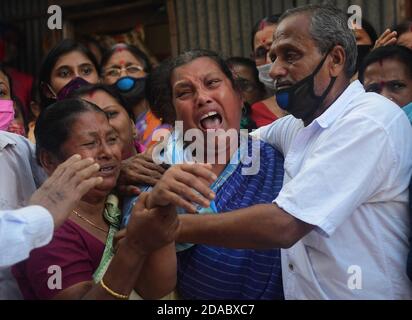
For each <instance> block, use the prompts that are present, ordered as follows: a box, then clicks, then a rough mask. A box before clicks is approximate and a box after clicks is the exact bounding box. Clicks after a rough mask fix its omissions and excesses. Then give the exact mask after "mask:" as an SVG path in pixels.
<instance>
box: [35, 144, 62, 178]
mask: <svg viewBox="0 0 412 320" xmlns="http://www.w3.org/2000/svg"><path fill="white" fill-rule="evenodd" d="M39 161H40V165H41V166H42V167H43V169H44V171H46V173H47V175H48V176H51V175H52V173H53V172H54V170H56V168H57V166H58V165H59V164H60V162H59V161H58V160H57V158H56V157H55V156H54V155H52V154H50V152H47V151H45V150H42V151H40V154H39Z"/></svg>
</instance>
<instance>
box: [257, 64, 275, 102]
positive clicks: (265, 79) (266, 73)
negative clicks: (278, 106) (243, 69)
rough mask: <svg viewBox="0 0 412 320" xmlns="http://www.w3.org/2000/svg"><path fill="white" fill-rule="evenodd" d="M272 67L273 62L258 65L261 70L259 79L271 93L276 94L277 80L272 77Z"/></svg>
mask: <svg viewBox="0 0 412 320" xmlns="http://www.w3.org/2000/svg"><path fill="white" fill-rule="evenodd" d="M271 68H272V64H271V63H268V64H265V65H263V66H259V67H257V69H258V71H259V80H260V82H262V83H263V85H264V86H265V88H266V90H267V91H268V93H270V95H274V94H275V81H274V80H273V79H272V78H271V77H270V69H271Z"/></svg>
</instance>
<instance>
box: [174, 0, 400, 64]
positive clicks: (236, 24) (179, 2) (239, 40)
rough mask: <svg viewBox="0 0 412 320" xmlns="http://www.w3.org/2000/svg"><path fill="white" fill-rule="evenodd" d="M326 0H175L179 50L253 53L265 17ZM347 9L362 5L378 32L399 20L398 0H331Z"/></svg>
mask: <svg viewBox="0 0 412 320" xmlns="http://www.w3.org/2000/svg"><path fill="white" fill-rule="evenodd" d="M324 2H325V1H323V0H174V5H175V11H176V12H175V14H176V23H177V34H178V37H177V39H178V51H179V52H182V51H184V50H187V49H191V48H208V49H212V50H215V51H218V52H220V53H222V54H224V55H226V56H249V55H250V52H251V39H250V37H251V35H250V34H251V30H252V27H253V25H254V24H255V23H256V22H257V21H258V20H259V19H260V18H262V17H264V16H267V15H270V14H274V13H282V12H284V11H285V10H286V9H289V8H292V7H295V6H299V5H304V4H310V3H312V4H316V3H324ZM327 2H329V3H333V4H335V5H337V6H338V7H339V8H341V9H343V10H345V11H347V10H348V7H349V6H350V5H352V4H357V5H360V6H361V7H362V10H363V16H364V17H365V18H367V19H368V20H369V21H371V23H372V24H373V25H374V26H375V28H376V30H377V31H378V33H380V32H382V31H383V29H384V28H386V27H389V26H390V27H392V26H393V25H394V24H395V23H397V22H398V17H397V15H398V13H397V0H367V1H366V0H335V1H327Z"/></svg>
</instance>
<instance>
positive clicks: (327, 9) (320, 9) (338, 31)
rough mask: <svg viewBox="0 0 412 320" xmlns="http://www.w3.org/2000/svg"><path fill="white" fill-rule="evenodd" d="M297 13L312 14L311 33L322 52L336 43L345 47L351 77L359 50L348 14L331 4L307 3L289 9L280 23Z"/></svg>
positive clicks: (325, 52)
mask: <svg viewBox="0 0 412 320" xmlns="http://www.w3.org/2000/svg"><path fill="white" fill-rule="evenodd" d="M297 14H309V15H311V19H312V21H311V26H310V34H311V36H312V38H313V40H314V41H315V43H316V44H317V46H318V49H319V51H320V52H321V54H327V53H328V52H329V51H330V50H331V49H332V48H333V47H334V46H336V45H341V46H342V47H343V48H344V50H345V54H346V62H345V74H346V76H347V77H349V78H350V77H352V76H353V75H354V73H355V71H356V60H357V56H358V51H357V47H356V37H355V33H354V32H353V30H351V29H349V26H348V17H347V15H346V14H345V13H344V12H343V11H342V10H340V9H338V8H336V7H333V6H330V5H307V6H302V7H298V8H293V9H289V10H287V11H286V12H285V13H284V14H283V15H282V16H281V17H280V19H279V23H280V22H281V21H282V20H284V19H286V18H287V17H290V16H292V15H297Z"/></svg>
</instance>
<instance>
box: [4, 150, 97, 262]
mask: <svg viewBox="0 0 412 320" xmlns="http://www.w3.org/2000/svg"><path fill="white" fill-rule="evenodd" d="M99 168H100V167H99V165H98V164H96V163H94V160H93V159H84V160H81V157H80V156H79V155H75V156H73V157H71V158H69V159H68V160H67V161H65V162H64V163H62V164H61V165H60V166H58V167H57V169H56V170H55V172H54V173H53V174H52V175H51V176H50V178H49V179H47V180H46V182H45V183H44V184H43V185H42V186H41V187H40V188H39V189H38V190H37V191H36V192H35V193H34V194H33V196H32V197H31V199H30V206H29V207H25V208H22V209H19V210H9V211H0V267H5V266H10V265H13V264H15V263H17V262H19V261H22V260H24V259H26V258H28V256H29V253H30V251H31V250H33V249H35V248H39V247H41V246H44V245H46V244H47V243H48V242H50V240H51V238H52V235H53V230H54V228H57V227H59V226H60V225H61V224H62V223H63V222H64V221H65V220H66V219H67V217H68V216H69V215H70V213H71V211H72V210H73V209H74V208H75V206H76V205H77V203H78V202H79V201H80V199H81V198H82V197H83V195H85V194H86V193H87V192H88V191H89V190H90V189H92V188H94V187H95V186H97V185H98V184H100V183H101V182H102V178H101V177H93V175H94V174H95V173H96V172H97V171H98V170H99ZM3 247H4V248H3Z"/></svg>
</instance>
